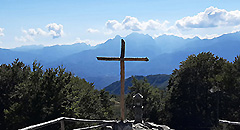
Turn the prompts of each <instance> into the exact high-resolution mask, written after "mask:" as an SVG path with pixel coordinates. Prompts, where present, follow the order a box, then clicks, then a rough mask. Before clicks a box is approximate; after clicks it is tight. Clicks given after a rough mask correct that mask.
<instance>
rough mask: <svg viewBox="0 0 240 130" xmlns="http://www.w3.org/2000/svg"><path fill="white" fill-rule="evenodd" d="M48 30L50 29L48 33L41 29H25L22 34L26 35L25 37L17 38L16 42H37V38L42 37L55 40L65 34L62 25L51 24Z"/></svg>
mask: <svg viewBox="0 0 240 130" xmlns="http://www.w3.org/2000/svg"><path fill="white" fill-rule="evenodd" d="M46 28H47V29H48V32H47V31H44V30H43V29H41V28H37V29H34V28H30V29H28V30H24V29H23V30H22V32H23V33H24V36H20V37H15V41H18V42H28V41H35V40H34V39H35V38H37V37H41V36H45V37H49V36H51V37H52V38H53V39H54V38H59V37H61V36H62V35H63V34H64V32H63V25H61V24H56V23H51V24H48V25H47V26H46Z"/></svg>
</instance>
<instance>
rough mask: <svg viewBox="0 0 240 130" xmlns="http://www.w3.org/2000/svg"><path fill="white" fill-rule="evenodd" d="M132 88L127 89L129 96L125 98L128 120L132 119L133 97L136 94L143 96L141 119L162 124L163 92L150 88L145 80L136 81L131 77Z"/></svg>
mask: <svg viewBox="0 0 240 130" xmlns="http://www.w3.org/2000/svg"><path fill="white" fill-rule="evenodd" d="M132 84H133V85H132V86H131V87H129V90H130V92H129V94H128V95H127V98H126V107H127V109H128V115H127V116H128V118H130V119H134V113H133V111H134V110H133V96H134V95H135V94H137V93H140V94H141V95H143V106H144V109H143V119H144V120H145V121H150V122H155V123H160V122H162V120H161V117H162V115H163V114H162V112H163V108H164V97H165V95H164V90H160V89H159V88H156V87H153V86H151V85H150V84H149V83H148V82H147V80H146V79H145V80H137V79H136V78H134V77H133V80H132Z"/></svg>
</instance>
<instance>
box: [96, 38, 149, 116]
mask: <svg viewBox="0 0 240 130" xmlns="http://www.w3.org/2000/svg"><path fill="white" fill-rule="evenodd" d="M97 59H98V60H105V61H120V69H121V71H120V75H121V78H120V79H121V94H120V107H121V108H120V109H121V110H120V112H121V120H122V121H123V120H124V114H125V110H124V109H125V102H124V83H125V63H124V61H149V59H148V58H147V57H145V58H137V57H127V58H125V41H124V40H123V39H121V55H120V57H97Z"/></svg>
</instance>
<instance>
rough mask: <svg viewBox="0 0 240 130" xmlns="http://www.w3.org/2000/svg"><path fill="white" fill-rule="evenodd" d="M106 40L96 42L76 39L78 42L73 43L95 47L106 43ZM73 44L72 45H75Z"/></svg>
mask: <svg viewBox="0 0 240 130" xmlns="http://www.w3.org/2000/svg"><path fill="white" fill-rule="evenodd" d="M104 42H105V40H103V41H95V40H89V39H84V40H83V39H80V38H76V40H75V41H74V42H73V43H86V44H88V45H91V46H95V45H98V44H100V43H104ZM73 43H71V44H73Z"/></svg>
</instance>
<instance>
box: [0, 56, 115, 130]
mask: <svg viewBox="0 0 240 130" xmlns="http://www.w3.org/2000/svg"><path fill="white" fill-rule="evenodd" d="M0 91H1V95H0V103H1V105H0V106H1V108H0V114H1V115H0V118H1V119H0V122H1V124H0V125H1V126H0V127H1V128H3V129H9V130H12V129H19V128H23V127H26V126H29V125H33V124H37V123H41V122H44V121H48V120H52V119H56V118H58V117H61V116H69V117H75V118H88V119H109V118H110V117H111V116H112V103H111V101H110V95H109V93H108V92H106V91H105V90H101V91H98V90H96V89H94V85H93V84H92V83H88V82H87V81H85V80H84V79H81V78H79V77H77V76H74V75H73V74H72V73H71V72H66V70H65V68H63V67H57V68H48V69H46V70H43V66H41V65H40V64H39V63H37V62H33V65H32V67H30V66H27V65H25V64H24V63H23V62H20V61H19V60H18V59H17V60H15V61H14V62H13V63H12V64H8V65H6V64H2V65H1V66H0ZM52 127H53V128H55V127H56V126H52ZM55 129H56V128H55Z"/></svg>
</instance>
